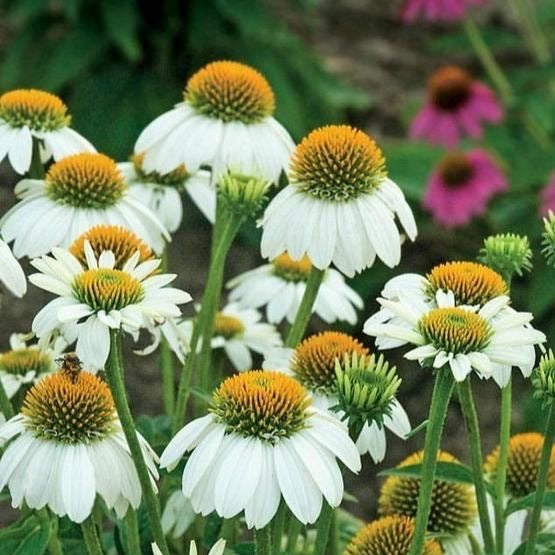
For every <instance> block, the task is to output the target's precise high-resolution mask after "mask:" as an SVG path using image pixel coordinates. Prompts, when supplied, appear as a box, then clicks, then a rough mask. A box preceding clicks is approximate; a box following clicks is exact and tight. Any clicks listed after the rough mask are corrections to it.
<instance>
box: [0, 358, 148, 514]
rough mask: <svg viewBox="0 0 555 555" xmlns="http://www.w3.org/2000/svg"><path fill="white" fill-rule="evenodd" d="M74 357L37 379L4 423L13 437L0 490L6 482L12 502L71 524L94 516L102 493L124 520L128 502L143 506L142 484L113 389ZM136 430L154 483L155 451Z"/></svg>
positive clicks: (5, 433) (3, 430)
mask: <svg viewBox="0 0 555 555" xmlns="http://www.w3.org/2000/svg"><path fill="white" fill-rule="evenodd" d="M68 357H71V360H70V359H69V358H68V359H66V361H67V364H66V361H64V363H63V364H62V368H61V370H60V371H58V372H55V373H53V374H49V375H48V376H46V377H44V378H43V379H42V380H40V381H39V382H37V383H36V384H35V385H33V387H32V388H31V389H30V391H29V392H28V393H27V395H26V396H25V399H24V401H23V407H22V408H21V412H20V413H19V414H17V415H16V416H14V417H13V418H11V419H10V420H8V422H6V423H5V424H4V425H3V426H1V427H0V440H1V441H2V442H3V443H7V447H6V448H5V450H4V452H3V454H2V457H1V458H0V488H1V489H3V488H4V487H5V486H7V487H8V489H9V491H10V495H11V500H12V506H13V507H22V506H23V504H25V505H27V506H28V507H30V508H32V509H42V508H43V507H48V508H49V509H50V510H51V511H52V512H53V513H54V514H56V515H58V516H66V515H67V516H68V517H69V519H70V520H72V521H73V522H78V523H80V522H83V521H84V520H85V519H86V518H87V517H88V516H89V515H90V514H91V512H92V510H93V505H94V503H95V500H96V499H97V496H98V497H100V498H102V500H103V501H104V503H105V504H106V506H107V507H108V509H114V510H115V512H116V514H117V516H118V518H123V516H124V515H125V513H126V512H127V509H128V507H129V506H131V507H133V508H134V509H137V508H138V507H139V505H140V502H141V486H140V483H139V479H138V476H137V473H136V471H135V467H134V465H133V459H132V458H131V455H130V452H129V447H128V445H127V441H126V440H125V436H124V434H123V431H122V429H121V425H120V422H119V420H118V417H117V414H116V410H115V407H114V402H113V399H112V396H111V394H110V390H109V388H108V386H107V385H106V384H105V383H104V382H103V381H102V380H101V379H100V378H99V377H97V376H94V375H92V374H91V373H89V372H85V371H81V369H80V368H81V365H80V362H78V363H77V364H76V363H75V362H76V361H78V359H75V357H74V355H68ZM59 407H65V408H66V410H63V411H61V410H59ZM137 436H138V439H139V443H140V446H141V450H142V452H143V456H144V458H145V461H146V464H147V467H148V472H149V474H150V477H151V480H153V482H154V480H156V479H157V478H158V471H157V469H156V463H157V456H156V454H155V453H154V451H153V450H152V449H151V447H150V446H149V445H148V443H147V442H146V440H145V439H144V438H143V437H142V436H140V435H139V434H137Z"/></svg>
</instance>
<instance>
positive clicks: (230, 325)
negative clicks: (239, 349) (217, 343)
mask: <svg viewBox="0 0 555 555" xmlns="http://www.w3.org/2000/svg"><path fill="white" fill-rule="evenodd" d="M244 330H245V326H244V325H243V322H241V320H239V318H235V317H234V316H230V315H229V314H224V313H223V312H218V313H216V317H215V318H214V335H221V336H222V337H225V338H226V339H231V338H232V337H237V336H238V335H240V334H241V333H243V331H244Z"/></svg>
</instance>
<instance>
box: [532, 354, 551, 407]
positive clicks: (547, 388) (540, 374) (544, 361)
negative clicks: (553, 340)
mask: <svg viewBox="0 0 555 555" xmlns="http://www.w3.org/2000/svg"><path fill="white" fill-rule="evenodd" d="M532 385H533V386H534V390H535V391H534V397H535V398H536V399H541V400H542V401H543V403H544V405H548V404H550V403H552V402H553V399H555V355H553V351H552V350H551V349H549V351H548V352H547V353H545V354H544V355H543V356H542V357H541V359H540V363H539V365H538V367H537V368H536V369H535V370H534V372H533V373H532Z"/></svg>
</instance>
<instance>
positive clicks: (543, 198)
mask: <svg viewBox="0 0 555 555" xmlns="http://www.w3.org/2000/svg"><path fill="white" fill-rule="evenodd" d="M550 210H551V212H555V172H553V173H552V174H551V177H550V178H549V183H548V184H547V185H546V186H545V187H544V188H543V189H542V191H541V193H540V216H547V214H548V212H549V211H550Z"/></svg>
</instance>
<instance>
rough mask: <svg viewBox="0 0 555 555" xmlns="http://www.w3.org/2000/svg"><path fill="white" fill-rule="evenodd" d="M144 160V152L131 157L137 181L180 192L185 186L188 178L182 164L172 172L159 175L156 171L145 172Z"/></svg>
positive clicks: (187, 173)
mask: <svg viewBox="0 0 555 555" xmlns="http://www.w3.org/2000/svg"><path fill="white" fill-rule="evenodd" d="M144 158H145V155H144V152H141V153H140V154H134V155H133V156H132V157H131V162H132V163H133V167H134V168H135V173H136V174H137V180H138V181H141V182H143V183H150V184H153V185H162V186H165V187H175V188H176V189H179V190H181V189H182V188H183V187H184V185H185V181H187V179H189V177H190V174H189V172H188V171H187V168H186V167H185V166H184V165H183V164H180V165H179V166H177V167H176V168H175V169H174V170H172V171H170V172H168V173H165V174H160V173H158V172H156V171H152V172H147V171H145V169H144V167H143V162H144Z"/></svg>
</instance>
